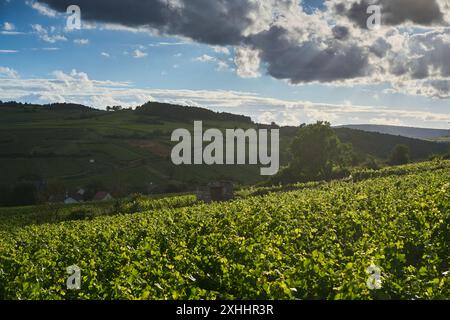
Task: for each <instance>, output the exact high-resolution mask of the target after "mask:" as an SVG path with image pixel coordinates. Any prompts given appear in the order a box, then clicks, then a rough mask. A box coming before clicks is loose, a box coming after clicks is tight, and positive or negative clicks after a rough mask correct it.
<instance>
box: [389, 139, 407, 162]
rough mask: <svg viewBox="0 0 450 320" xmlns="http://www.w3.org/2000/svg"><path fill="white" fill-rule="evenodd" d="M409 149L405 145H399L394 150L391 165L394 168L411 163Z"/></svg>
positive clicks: (390, 159)
mask: <svg viewBox="0 0 450 320" xmlns="http://www.w3.org/2000/svg"><path fill="white" fill-rule="evenodd" d="M409 155H410V151H409V147H408V146H407V145H404V144H398V145H396V146H395V147H394V149H393V150H392V153H391V156H390V158H389V163H390V164H391V165H393V166H397V165H403V164H407V163H409V161H410V156H409Z"/></svg>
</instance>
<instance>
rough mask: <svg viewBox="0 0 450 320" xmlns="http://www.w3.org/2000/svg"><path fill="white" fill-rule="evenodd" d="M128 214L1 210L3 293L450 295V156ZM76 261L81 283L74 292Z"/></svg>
mask: <svg viewBox="0 0 450 320" xmlns="http://www.w3.org/2000/svg"><path fill="white" fill-rule="evenodd" d="M116 210H118V211H117V212H116V213H115V214H112V215H111V214H110V215H100V216H96V217H93V218H90V219H84V220H77V221H55V222H52V223H33V222H32V221H34V220H30V218H29V217H30V214H31V213H27V214H22V215H19V216H17V217H15V216H14V214H13V213H11V212H10V213H8V215H7V216H4V217H1V219H0V223H1V225H0V236H1V238H0V299H449V298H450V161H441V162H430V163H423V164H416V165H410V166H404V167H396V168H388V169H383V170H380V171H360V172H358V173H355V174H354V179H353V180H346V181H335V182H329V183H314V184H306V185H302V186H300V185H297V186H291V188H290V189H283V188H281V187H274V188H261V189H259V190H250V191H248V192H245V191H242V192H241V195H240V197H239V199H237V200H235V201H231V202H226V203H218V204H210V205H206V204H201V203H196V202H195V201H194V199H193V198H192V197H190V196H180V197H172V198H169V199H157V200H154V201H150V202H145V201H142V202H140V200H139V199H136V200H135V201H134V202H130V203H127V204H125V205H122V206H117V207H116ZM8 219H11V222H10V223H9V222H8ZM22 219H25V220H26V223H25V222H24V221H22ZM72 265H77V266H78V267H79V268H80V269H81V275H82V280H81V289H80V290H78V291H69V290H67V288H66V280H67V278H68V276H69V275H68V274H67V273H66V269H67V267H69V266H72ZM371 265H375V266H377V267H378V268H379V269H380V270H381V287H380V289H377V290H371V289H369V287H368V285H367V281H368V278H369V276H370V275H369V274H368V273H367V269H368V267H369V266H371Z"/></svg>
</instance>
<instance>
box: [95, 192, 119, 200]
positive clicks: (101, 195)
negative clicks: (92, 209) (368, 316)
mask: <svg viewBox="0 0 450 320" xmlns="http://www.w3.org/2000/svg"><path fill="white" fill-rule="evenodd" d="M113 199H114V198H113V197H112V196H111V195H110V194H109V193H108V192H105V191H99V192H97V193H96V194H95V196H94V198H93V199H92V200H93V201H108V200H113Z"/></svg>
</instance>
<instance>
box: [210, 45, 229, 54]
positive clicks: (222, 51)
mask: <svg viewBox="0 0 450 320" xmlns="http://www.w3.org/2000/svg"><path fill="white" fill-rule="evenodd" d="M211 48H212V49H213V50H214V52H215V53H220V54H224V55H226V56H229V55H230V54H231V52H230V50H229V49H228V48H227V47H221V46H212V47H211Z"/></svg>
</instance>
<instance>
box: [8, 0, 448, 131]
mask: <svg viewBox="0 0 450 320" xmlns="http://www.w3.org/2000/svg"><path fill="white" fill-rule="evenodd" d="M33 4H34V5H33ZM303 8H304V13H306V14H308V15H314V14H320V13H318V11H317V10H318V9H321V10H325V9H324V8H325V7H324V5H323V2H322V1H320V0H309V1H306V0H305V1H304V2H303ZM81 10H82V14H83V8H81ZM66 19H67V16H66V15H65V14H64V13H58V12H56V11H54V10H52V9H50V8H49V7H47V6H46V5H45V4H41V3H38V2H34V1H24V0H9V1H7V0H2V1H1V2H0V30H2V32H1V33H0V99H1V100H10V99H14V100H20V101H25V102H41V103H48V102H53V101H52V99H53V100H57V101H67V102H79V103H82V102H83V103H86V104H90V105H92V106H94V107H97V108H105V107H106V105H109V104H110V103H111V104H112V103H114V102H117V103H121V104H124V105H127V104H129V105H136V104H139V103H142V102H144V101H145V100H146V99H147V98H148V99H154V100H161V101H169V102H177V103H184V104H195V105H200V106H204V107H208V108H211V109H214V110H222V111H229V112H235V113H245V114H248V115H251V116H252V117H253V118H254V119H255V120H258V121H262V122H268V121H271V120H273V121H277V122H280V123H282V124H294V125H295V124H299V123H302V122H312V121H315V120H329V121H331V122H332V123H333V124H347V123H379V124H398V125H411V126H412V125H414V126H422V127H436V128H448V122H449V121H450V111H449V99H448V97H444V98H442V97H441V98H436V97H433V96H427V95H415V94H414V95H413V94H410V93H409V92H408V93H403V92H401V91H399V90H392V86H391V85H389V84H387V83H371V82H367V81H361V84H359V83H358V81H355V82H354V83H352V84H350V85H349V84H346V85H342V84H341V83H335V82H330V83H320V82H317V81H310V82H303V83H299V84H292V83H289V81H288V80H287V79H284V80H283V79H276V78H275V77H274V76H272V75H270V74H268V72H267V65H266V64H265V62H264V61H262V62H261V65H260V67H259V70H258V73H259V76H257V77H251V78H249V77H242V76H240V75H239V74H238V72H237V65H236V46H235V45H222V46H212V45H208V44H204V43H200V42H198V41H195V40H193V39H189V38H188V37H184V36H179V35H170V36H169V35H166V36H163V35H159V36H158V35H155V32H152V31H149V30H146V29H130V28H128V27H127V26H121V25H119V24H117V25H114V26H111V25H104V24H101V23H96V22H93V21H83V20H82V26H83V28H82V30H76V31H67V30H66V29H65V26H66ZM8 80H10V81H8ZM11 81H13V82H14V86H13V85H12V84H11V83H12V82H11ZM39 81H41V82H42V83H41V82H39ZM46 81H47V82H49V83H53V84H54V85H55V87H54V92H49V91H48V90H44V91H45V92H43V91H42V90H43V89H42V87H44V86H45V85H46ZM64 81H65V83H66V84H67V83H70V85H71V86H75V87H78V86H79V87H80V88H82V86H87V87H88V91H89V92H90V96H87V95H86V96H82V95H80V94H78V93H77V94H73V95H72V94H71V93H70V90H71V89H70V88H68V87H64V88H63V89H61V87H60V84H61V83H62V82H64ZM110 87H114V94H112V95H111V94H110V91H109V88H110ZM18 88H19V89H18ZM97 89H98V92H96V90H97ZM80 90H81V89H80ZM83 90H84V89H83ZM122 90H123V91H122ZM119 92H124V96H126V98H124V99H121V98H120V95H119ZM339 108H341V109H342V110H344V109H345V110H344V111H340V109H339ZM411 115H413V116H411ZM427 115H431V117H427ZM433 115H435V116H433ZM446 117H447V118H446ZM430 119H431V120H430Z"/></svg>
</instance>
